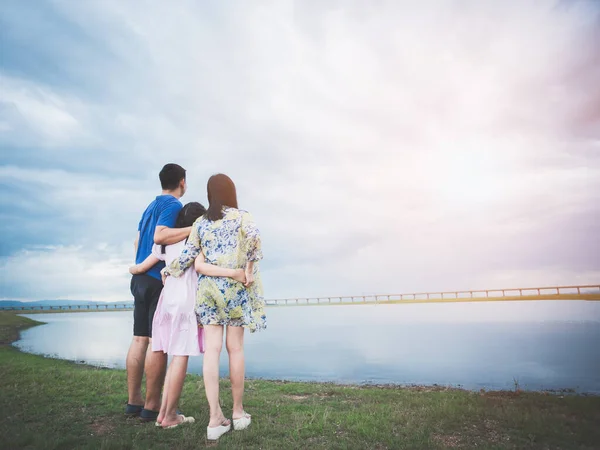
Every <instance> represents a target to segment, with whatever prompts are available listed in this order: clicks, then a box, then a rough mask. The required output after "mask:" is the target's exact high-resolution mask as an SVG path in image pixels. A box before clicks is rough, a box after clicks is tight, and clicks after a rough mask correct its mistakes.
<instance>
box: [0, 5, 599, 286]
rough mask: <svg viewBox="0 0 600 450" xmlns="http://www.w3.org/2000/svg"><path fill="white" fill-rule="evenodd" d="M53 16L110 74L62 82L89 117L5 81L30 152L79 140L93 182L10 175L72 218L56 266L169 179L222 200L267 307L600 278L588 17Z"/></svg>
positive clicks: (406, 11) (479, 8)
mask: <svg viewBox="0 0 600 450" xmlns="http://www.w3.org/2000/svg"><path fill="white" fill-rule="evenodd" d="M54 4H55V5H56V7H57V8H58V10H59V11H60V13H61V14H64V15H65V16H66V17H68V18H69V20H72V21H73V22H74V23H75V24H77V25H82V26H84V27H85V30H86V32H87V33H89V34H90V36H92V37H93V38H95V39H98V40H99V41H101V42H102V43H103V45H105V47H106V49H108V51H109V52H110V53H111V55H113V56H114V57H115V60H116V62H115V61H111V62H110V64H108V63H107V64H108V66H103V61H102V60H100V59H95V57H94V54H90V55H87V60H86V61H75V60H68V59H67V60H66V61H65V64H66V66H67V67H70V66H74V65H76V64H83V63H85V64H86V67H87V69H86V71H87V72H84V75H83V76H84V77H85V76H91V75H89V73H91V72H93V71H96V72H99V73H101V74H104V76H105V78H106V88H105V91H104V92H103V95H104V96H105V97H102V98H98V99H94V98H85V99H84V98H77V97H74V94H68V93H65V92H55V90H53V89H52V88H51V87H48V86H44V85H43V84H41V83H39V85H40V87H32V86H35V85H36V82H35V80H33V81H28V80H24V81H23V80H21V81H19V80H16V79H14V78H11V79H10V83H11V86H13V87H12V88H11V90H10V93H9V94H10V95H11V96H12V97H11V99H12V100H11V101H12V103H13V104H15V105H17V107H18V108H19V111H25V112H22V114H24V115H25V116H26V117H28V118H29V119H28V120H31V121H32V123H35V124H36V127H37V128H38V129H40V130H42V136H44V138H45V139H50V140H51V141H52V142H58V143H60V142H63V144H64V143H65V142H73V141H72V140H73V139H75V137H78V136H79V138H78V139H79V141H78V142H80V143H81V142H83V144H82V145H83V149H84V150H83V152H84V153H83V154H82V155H81V156H80V158H81V164H93V163H96V164H97V165H98V173H97V174H96V175H94V176H91V177H89V178H88V175H87V174H86V175H78V174H77V173H73V172H76V170H74V169H72V168H71V169H68V170H67V169H63V170H66V173H63V172H60V171H58V172H57V171H53V172H48V173H45V172H46V171H45V170H41V169H40V170H38V169H36V170H38V171H37V172H35V171H31V170H30V169H28V168H22V167H21V168H19V169H18V170H19V171H21V172H19V173H21V174H25V173H27V176H26V177H21V178H20V180H21V181H23V180H25V179H28V180H32V179H33V180H35V181H34V182H35V183H37V184H39V186H43V189H44V191H43V198H44V200H45V201H51V202H53V203H52V204H56V205H57V208H59V209H60V210H61V211H64V215H65V216H64V217H65V220H68V218H69V217H72V215H73V214H75V213H74V212H73V211H75V210H78V211H79V214H80V216H79V218H78V220H80V221H79V222H78V223H80V224H81V225H79V226H80V227H81V228H79V229H78V230H79V231H78V234H77V235H76V236H74V242H73V245H78V243H79V242H80V241H82V240H86V239H89V237H90V234H92V233H93V234H95V233H99V234H100V237H99V239H100V240H101V241H102V240H107V239H109V240H110V242H109V245H114V243H115V242H121V241H122V240H124V239H129V236H130V235H131V234H132V229H133V226H134V225H135V223H134V222H135V219H134V217H137V215H139V214H140V213H141V210H142V209H143V207H144V202H148V201H149V200H151V198H152V196H153V195H154V193H155V192H156V191H157V190H158V183H157V180H156V173H157V172H158V170H159V169H160V167H161V165H162V164H163V163H166V162H170V161H175V162H179V163H180V164H182V165H184V166H185V167H186V168H187V169H188V174H189V185H190V189H189V192H188V194H187V195H186V197H185V198H184V200H185V201H192V200H199V201H201V202H203V203H205V198H206V197H205V182H206V179H207V178H208V176H209V175H210V174H212V173H214V172H218V171H219V172H221V171H222V172H225V173H227V174H229V175H230V176H232V178H233V179H234V181H236V183H237V185H238V190H239V196H240V201H241V205H242V206H243V207H246V208H248V209H250V210H251V211H252V212H253V214H254V216H255V217H256V219H257V220H258V222H259V225H260V228H261V230H262V232H263V236H264V243H265V256H266V258H267V260H266V261H265V262H264V265H263V267H264V269H265V270H264V277H265V285H266V287H267V294H268V295H269V296H270V297H278V296H297V295H298V296H302V295H318V294H321V293H322V294H325V295H328V294H352V293H362V292H382V291H405V290H437V289H463V288H482V287H502V285H505V284H506V285H509V286H510V285H530V284H556V283H559V282H560V283H563V282H564V283H567V284H571V283H572V282H575V280H588V281H592V280H593V279H594V277H596V278H598V273H599V272H600V260H599V259H598V257H597V256H594V254H593V251H592V247H593V244H594V242H593V241H594V240H595V243H596V244H597V238H596V237H595V234H594V232H593V228H594V226H593V223H597V220H598V219H599V217H600V208H599V207H598V206H597V205H599V204H600V201H599V200H600V198H599V194H598V192H600V157H599V156H598V155H599V154H598V140H599V138H600V117H599V116H598V115H597V114H596V115H594V114H595V113H594V111H596V110H597V109H594V105H597V104H598V103H597V102H598V101H600V88H599V87H598V85H597V83H595V80H596V79H597V78H598V77H599V76H600V69H599V68H598V67H600V66H598V65H597V64H594V62H595V61H597V58H598V55H599V54H600V33H599V30H598V26H597V22H594V21H595V20H597V19H598V9H597V8H595V7H593V6H590V4H588V3H585V2H573V3H572V4H570V6H568V7H567V6H560V5H559V4H557V3H556V2H553V1H542V2H539V1H537V2H536V1H524V2H492V1H489V2H487V1H484V2H476V3H472V4H470V5H463V6H462V7H458V6H457V4H456V3H455V2H449V1H446V2H422V3H419V4H416V3H414V2H410V3H408V2H378V3H377V4H375V3H371V2H366V1H364V2H363V1H356V2H337V1H325V2H271V3H268V4H263V5H262V6H261V5H257V4H256V3H238V4H237V5H236V8H235V9H234V8H228V7H226V6H225V5H224V4H222V3H196V2H191V1H188V2H185V1H184V2H181V3H179V4H178V7H173V5H172V4H166V3H157V2H142V1H139V2H117V1H102V2H99V1H98V2H79V3H76V4H75V3H73V2H65V1H56V2H54ZM78 73H79V72H78ZM86 74H87V75H86ZM22 86H26V87H27V88H26V89H25V88H23V87H22ZM23 89H25V90H23ZM15 92H17V93H18V92H25V94H19V95H20V96H18V95H17V94H15ZM32 92H37V93H39V92H42V93H43V96H41V97H40V96H37V97H36V96H35V95H34V94H32ZM69 118H70V119H69ZM2 123H4V122H2ZM7 123H8V125H7V126H8V127H11V129H12V127H13V125H14V127H15V129H17V128H16V125H15V124H13V123H12V122H11V121H10V120H9V121H8V122H7ZM8 132H9V133H10V132H11V131H10V130H9V131H8ZM81 136H85V139H84V140H82V139H83V138H81ZM40 145H43V142H42V141H40ZM92 147H93V150H92ZM57 155H58V153H57ZM69 155H70V156H69V160H70V165H71V166H77V161H78V160H77V159H75V163H74V162H73V157H72V155H73V153H72V152H71V153H69ZM58 159H59V161H62V160H61V157H60V156H58ZM7 170H9V171H11V173H12V174H13V176H14V175H15V173H16V172H15V170H16V169H14V168H10V169H7ZM128 171H129V172H130V175H128ZM140 172H141V173H140ZM0 175H1V176H3V177H4V176H8V174H7V173H6V170H5V171H4V172H2V173H0ZM47 177H50V178H52V180H54V181H52V182H46V181H44V180H46V179H47ZM71 177H72V178H71ZM63 178H68V179H70V180H72V183H73V184H74V185H76V186H77V189H73V190H71V189H69V188H68V187H67V186H61V184H60V180H61V179H63ZM75 204H76V205H77V208H74V207H73V205H75ZM86 217H89V220H88V221H87V222H86V219H85V218H86ZM124 218H126V220H121V219H124ZM132 223H133V225H132ZM84 225H85V227H84ZM109 228H110V229H111V232H110V233H107V231H106V230H107V229H109ZM23 245H26V243H24V244H23ZM77 251H79V250H77ZM117 279H118V280H120V278H118V277H117ZM570 280H573V281H570ZM117 282H118V283H120V282H121V281H116V282H115V283H117ZM596 282H597V281H596ZM102 289H104V288H103V287H101V288H99V290H98V291H97V292H98V295H100V296H101V295H102V294H101V292H102ZM115 289H116V288H115Z"/></svg>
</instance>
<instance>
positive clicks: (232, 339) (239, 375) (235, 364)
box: [226, 326, 245, 420]
mask: <svg viewBox="0 0 600 450" xmlns="http://www.w3.org/2000/svg"><path fill="white" fill-rule="evenodd" d="M226 345H227V353H228V355H229V377H230V380H231V395H232V397H233V412H232V414H233V415H232V418H233V419H234V420H235V419H239V418H241V417H243V416H244V404H243V401H244V371H245V366H244V328H243V327H230V326H228V327H227V337H226Z"/></svg>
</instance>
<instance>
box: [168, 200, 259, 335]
mask: <svg viewBox="0 0 600 450" xmlns="http://www.w3.org/2000/svg"><path fill="white" fill-rule="evenodd" d="M201 251H202V252H203V253H204V256H205V258H206V262H207V263H209V264H214V265H216V266H219V267H224V268H228V269H243V268H244V267H245V266H246V262H247V261H254V262H255V264H254V283H252V284H251V285H250V286H249V287H248V288H246V287H245V286H244V285H243V284H242V283H240V282H238V281H235V280H234V279H233V278H226V277H210V276H206V275H200V276H199V278H198V291H197V293H196V308H195V310H196V317H197V319H198V323H199V324H202V325H229V326H234V327H246V328H248V329H249V330H250V332H255V331H258V330H261V329H264V328H266V326H267V323H266V316H265V311H264V306H265V302H264V298H263V288H262V282H261V278H260V272H259V268H258V264H257V261H259V260H260V259H262V250H261V242H260V233H259V231H258V228H256V224H255V223H254V221H253V219H252V216H251V215H250V213H248V212H247V211H243V210H239V209H236V208H229V207H225V208H224V209H223V219H221V220H217V221H210V220H208V219H207V218H205V217H201V218H199V219H198V220H196V222H195V223H194V225H193V226H192V232H191V233H190V237H189V238H188V241H187V244H186V246H185V248H184V249H183V251H182V252H181V255H180V256H179V258H177V259H175V260H174V261H173V262H172V263H171V265H170V266H168V267H167V269H166V270H165V272H167V273H168V274H170V275H172V276H174V277H179V276H181V275H182V274H183V273H184V271H185V269H187V268H188V267H189V266H191V265H192V264H193V263H194V260H195V259H196V257H197V256H198V255H199V254H200V252H201Z"/></svg>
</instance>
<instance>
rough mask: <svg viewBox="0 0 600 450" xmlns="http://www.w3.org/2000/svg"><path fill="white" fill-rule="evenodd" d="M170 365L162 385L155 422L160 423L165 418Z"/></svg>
mask: <svg viewBox="0 0 600 450" xmlns="http://www.w3.org/2000/svg"><path fill="white" fill-rule="evenodd" d="M170 375H171V367H170V366H169V368H168V369H167V375H166V376H165V384H164V386H163V393H162V401H161V403H160V411H159V412H158V417H157V418H156V422H157V423H162V421H163V419H164V418H165V412H166V411H167V395H168V393H169V380H170V379H171V376H170Z"/></svg>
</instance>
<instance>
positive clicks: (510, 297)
mask: <svg viewBox="0 0 600 450" xmlns="http://www.w3.org/2000/svg"><path fill="white" fill-rule="evenodd" d="M523 300H594V301H600V284H592V285H582V286H552V287H534V288H512V289H483V290H471V291H447V292H416V293H410V294H377V295H351V296H330V297H303V298H284V299H269V300H266V304H267V306H296V305H298V306H300V305H305V306H306V305H364V304H399V303H442V302H443V303H456V302H487V301H523ZM132 309H133V303H96V304H90V305H54V306H1V307H0V310H4V311H7V310H9V311H56V312H58V311H63V312H65V311H66V312H68V311H128V310H132Z"/></svg>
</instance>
